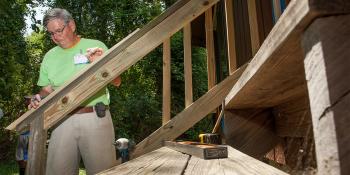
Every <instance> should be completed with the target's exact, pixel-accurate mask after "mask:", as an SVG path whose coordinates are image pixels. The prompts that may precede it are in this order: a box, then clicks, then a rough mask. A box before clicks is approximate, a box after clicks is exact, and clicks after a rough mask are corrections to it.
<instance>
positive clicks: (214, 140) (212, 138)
mask: <svg viewBox="0 0 350 175" xmlns="http://www.w3.org/2000/svg"><path fill="white" fill-rule="evenodd" d="M199 141H200V143H210V144H217V145H220V144H221V138H220V135H219V134H217V133H206V134H199Z"/></svg>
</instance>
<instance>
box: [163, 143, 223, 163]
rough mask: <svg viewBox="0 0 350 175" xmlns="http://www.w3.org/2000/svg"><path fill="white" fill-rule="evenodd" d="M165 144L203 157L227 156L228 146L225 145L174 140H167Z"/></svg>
mask: <svg viewBox="0 0 350 175" xmlns="http://www.w3.org/2000/svg"><path fill="white" fill-rule="evenodd" d="M164 146H166V147H168V148H170V149H173V150H175V151H179V152H182V153H185V154H188V155H191V156H196V157H198V158H201V159H205V160H207V159H220V158H227V155H228V153H227V147H226V146H224V145H213V144H205V143H199V142H189V141H183V142H172V141H165V143H164Z"/></svg>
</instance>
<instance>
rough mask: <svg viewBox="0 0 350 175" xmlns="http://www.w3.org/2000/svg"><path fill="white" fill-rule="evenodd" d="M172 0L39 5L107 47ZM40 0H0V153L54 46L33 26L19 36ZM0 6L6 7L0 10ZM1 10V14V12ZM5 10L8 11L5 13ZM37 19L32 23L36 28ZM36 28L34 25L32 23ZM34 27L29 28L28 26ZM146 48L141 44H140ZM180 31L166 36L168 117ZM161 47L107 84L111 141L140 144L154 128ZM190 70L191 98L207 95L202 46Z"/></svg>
mask: <svg viewBox="0 0 350 175" xmlns="http://www.w3.org/2000/svg"><path fill="white" fill-rule="evenodd" d="M173 2H174V1H160V0H135V1H128V0H119V1H111V0H101V1H97V0H89V1H87V0H53V1H48V2H45V3H46V4H45V5H48V6H50V7H61V8H65V9H67V10H68V11H70V12H71V13H72V15H73V17H74V19H75V20H76V24H77V31H78V34H79V35H81V36H82V37H85V38H94V39H98V40H101V41H102V42H104V43H106V45H107V46H108V47H112V46H113V45H115V44H116V43H118V41H120V40H122V39H123V38H124V37H126V36H127V35H128V34H129V33H131V32H132V31H134V30H135V29H137V28H141V27H142V26H144V25H145V24H147V23H148V22H149V21H150V20H152V19H153V18H155V17H156V16H157V15H159V14H160V13H161V12H162V10H164V8H165V7H168V6H169V5H170V4H172V3H173ZM40 3H43V1H42V0H37V1H35V2H33V1H23V2H19V1H17V2H12V1H11V2H10V1H8V2H7V1H6V2H5V1H1V4H0V5H1V6H0V8H1V11H0V13H2V14H1V16H4V18H0V29H1V33H0V44H1V48H0V59H2V61H1V62H0V71H1V74H2V75H3V76H1V77H0V92H1V94H0V108H2V109H3V110H4V111H5V117H4V118H3V119H1V129H0V134H1V135H0V150H8V151H5V152H4V153H3V152H1V153H0V159H2V158H3V157H13V152H11V151H10V150H11V149H12V150H13V149H14V147H13V145H15V143H14V142H15V141H14V140H15V136H14V135H11V134H10V133H9V132H6V131H4V130H3V128H4V127H5V126H7V125H8V124H9V123H10V122H12V121H14V120H15V118H16V117H18V116H19V113H20V112H21V110H24V109H25V106H24V104H23V96H24V95H27V94H32V93H35V92H38V91H39V87H37V86H36V81H37V79H38V75H39V67H40V62H41V61H42V58H43V55H44V54H45V53H46V52H47V51H48V50H49V49H51V48H52V47H53V46H54V44H53V43H52V42H51V40H50V37H49V36H48V35H45V33H44V32H43V31H42V30H40V28H36V29H35V30H36V32H34V33H32V34H31V35H30V36H28V37H27V38H24V37H23V28H24V26H25V23H24V16H25V15H26V14H28V15H31V16H32V15H33V14H34V12H33V11H28V9H27V6H26V4H27V5H28V4H29V6H30V7H35V6H38V5H39V4H40ZM4 7H6V8H4ZM2 8H4V9H5V10H2ZM10 9H11V10H10ZM40 20H41V19H32V21H33V22H35V23H36V24H38V23H40ZM35 26H36V25H35ZM34 28H35V27H34ZM145 44H147V43H145ZM183 62H184V60H183V41H182V32H181V31H180V32H178V33H176V34H175V35H174V36H172V41H171V63H172V65H171V77H172V79H171V85H172V89H171V93H172V95H171V100H172V102H171V105H172V106H171V108H172V111H171V115H172V116H175V115H176V114H178V113H179V112H181V111H182V110H183V109H184V94H185V93H184V65H183ZM162 65H163V62H162V47H161V46H159V47H158V48H156V49H155V50H154V51H152V52H151V53H149V54H148V55H147V56H145V58H144V59H142V60H141V61H139V62H138V63H137V64H135V65H134V66H132V67H131V68H130V69H128V70H127V71H126V72H124V73H123V74H122V85H121V86H120V87H119V88H115V87H112V86H110V87H109V90H110V95H111V105H110V106H111V112H112V118H113V121H114V125H115V127H116V136H117V137H127V138H131V139H134V140H135V141H136V142H139V141H141V140H142V139H143V138H145V137H147V136H148V135H149V134H150V133H152V132H153V131H154V130H156V129H157V128H159V127H160V125H161V116H162ZM192 68H193V70H192V72H193V94H194V100H196V99H198V98H199V97H200V96H202V95H203V94H204V93H205V92H206V91H207V78H206V54H205V50H204V49H203V48H198V47H193V49H192ZM212 125H213V122H212V120H211V119H205V120H203V121H201V122H200V123H199V124H197V125H196V126H195V127H193V128H191V129H190V130H189V131H187V132H186V133H185V134H184V135H183V136H182V137H181V138H185V139H186V138H187V139H196V138H197V136H198V134H199V133H201V132H208V131H207V130H209V131H210V130H211V128H212Z"/></svg>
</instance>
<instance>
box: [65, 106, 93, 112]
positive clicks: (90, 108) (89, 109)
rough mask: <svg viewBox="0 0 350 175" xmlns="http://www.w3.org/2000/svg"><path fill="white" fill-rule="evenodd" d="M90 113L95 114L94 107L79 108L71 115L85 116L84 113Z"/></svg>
mask: <svg viewBox="0 0 350 175" xmlns="http://www.w3.org/2000/svg"><path fill="white" fill-rule="evenodd" d="M90 112H94V107H92V106H89V107H77V108H76V109H74V110H73V111H72V112H70V113H69V114H83V113H90Z"/></svg>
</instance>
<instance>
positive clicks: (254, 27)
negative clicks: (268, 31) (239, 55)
mask: <svg viewBox="0 0 350 175" xmlns="http://www.w3.org/2000/svg"><path fill="white" fill-rule="evenodd" d="M247 3H248V16H249V28H250V41H251V45H252V56H253V57H254V55H255V54H256V52H258V50H259V48H260V39H259V25H258V16H257V10H256V2H255V0H248V1H247Z"/></svg>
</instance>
